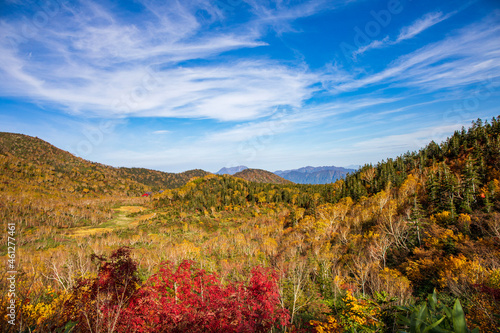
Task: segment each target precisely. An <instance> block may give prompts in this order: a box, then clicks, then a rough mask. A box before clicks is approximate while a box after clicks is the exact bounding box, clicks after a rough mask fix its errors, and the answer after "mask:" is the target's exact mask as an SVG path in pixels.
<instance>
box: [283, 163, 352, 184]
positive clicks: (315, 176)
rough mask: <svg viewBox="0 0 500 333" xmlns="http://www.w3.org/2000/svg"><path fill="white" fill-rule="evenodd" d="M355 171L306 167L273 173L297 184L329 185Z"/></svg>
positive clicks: (325, 167)
mask: <svg viewBox="0 0 500 333" xmlns="http://www.w3.org/2000/svg"><path fill="white" fill-rule="evenodd" d="M355 171H356V170H355V169H354V168H353V169H347V168H343V167H336V166H321V167H312V166H307V167H303V168H299V169H293V170H278V171H275V172H274V173H275V174H276V175H278V176H280V177H282V178H285V179H288V180H289V181H291V182H294V183H298V184H329V183H334V182H336V181H337V180H338V179H341V178H344V177H345V176H346V175H347V174H348V173H352V172H355Z"/></svg>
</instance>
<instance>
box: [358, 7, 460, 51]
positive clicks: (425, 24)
mask: <svg viewBox="0 0 500 333" xmlns="http://www.w3.org/2000/svg"><path fill="white" fill-rule="evenodd" d="M456 13H457V11H454V12H451V13H448V14H443V13H442V12H431V13H427V14H425V15H424V16H423V17H421V18H419V19H418V20H416V21H415V22H413V23H412V24H411V25H409V26H406V27H403V28H402V29H401V30H400V32H399V35H398V37H396V39H394V40H391V39H390V38H389V36H386V37H384V39H382V40H374V41H372V42H371V43H369V44H367V45H364V46H362V47H360V48H359V49H357V50H356V51H354V52H353V56H354V57H356V56H358V55H360V54H363V53H365V52H366V51H368V50H371V49H380V48H383V47H387V46H391V45H396V44H399V43H401V42H402V41H404V40H407V39H411V38H413V37H415V36H417V35H418V34H420V33H421V32H423V31H425V30H427V29H429V28H430V27H432V26H434V25H436V24H438V23H439V22H442V21H444V20H446V19H448V18H449V17H451V16H453V15H454V14H456Z"/></svg>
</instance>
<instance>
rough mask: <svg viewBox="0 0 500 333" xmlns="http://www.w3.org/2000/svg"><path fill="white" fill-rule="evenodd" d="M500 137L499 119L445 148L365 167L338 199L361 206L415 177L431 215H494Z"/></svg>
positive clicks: (456, 135) (479, 124) (476, 125)
mask: <svg viewBox="0 0 500 333" xmlns="http://www.w3.org/2000/svg"><path fill="white" fill-rule="evenodd" d="M499 134H500V117H497V118H493V119H492V120H491V122H484V123H483V121H482V120H480V119H478V120H477V121H475V122H473V123H472V126H471V127H470V128H469V129H465V128H462V130H461V131H456V132H455V133H454V134H453V136H451V137H450V138H448V139H447V140H446V141H444V142H443V143H441V144H437V143H435V142H431V143H430V144H428V145H427V146H426V147H425V148H423V149H421V150H420V151H418V152H408V153H406V154H404V155H403V156H399V157H398V158H396V159H388V160H386V161H383V162H381V163H378V164H377V165H375V166H372V165H365V166H363V167H362V168H361V169H360V170H359V171H357V172H355V173H353V174H350V175H348V176H347V177H346V179H345V181H341V182H340V184H341V185H342V186H341V191H340V193H339V197H351V198H353V199H355V200H357V199H360V198H361V197H363V196H368V195H373V194H375V193H378V192H380V191H382V190H387V189H391V188H399V187H401V186H402V185H403V183H404V182H405V181H407V179H408V176H409V175H412V176H413V177H415V178H416V179H417V180H418V190H419V191H418V193H416V194H415V198H416V199H418V201H420V203H421V204H422V205H423V207H424V208H425V209H426V211H428V212H430V213H432V212H438V211H443V210H447V211H450V213H451V214H452V215H456V213H470V212H471V211H473V210H476V209H481V210H486V211H490V210H491V208H492V207H493V206H494V198H495V197H497V196H498V194H499V192H498V190H499V187H498V186H499V184H498V180H499V179H500V139H499ZM496 208H497V209H498V208H499V207H496Z"/></svg>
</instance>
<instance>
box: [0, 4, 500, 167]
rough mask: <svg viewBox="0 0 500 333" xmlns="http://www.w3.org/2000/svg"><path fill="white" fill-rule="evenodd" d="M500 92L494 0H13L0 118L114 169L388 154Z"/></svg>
mask: <svg viewBox="0 0 500 333" xmlns="http://www.w3.org/2000/svg"><path fill="white" fill-rule="evenodd" d="M499 105H500V2H499V1H496V0H489V1H488V0H484V1H481V0H478V1H465V0H456V1H449V0H447V1H441V0H432V1H427V0H419V1H417V0H413V1H412V0H383V1H375V0H337V1H322V0H311V1H293V0H292V1H258V0H212V1H208V0H203V1H202V0H184V1H173V0H166V1H154V0H152V1H149V0H136V1H118V0H115V1H108V0H100V1H98V2H97V1H96V2H92V1H81V2H80V1H70V0H40V1H31V0H0V131H4V132H14V133H22V134H27V135H31V136H37V137H39V138H41V139H43V140H45V141H48V142H49V143H51V144H53V145H55V146H57V147H59V148H61V149H64V150H67V151H69V152H71V153H72V154H74V155H76V156H79V157H82V158H84V159H87V160H90V161H94V162H99V163H104V164H108V165H112V166H115V167H120V166H127V167H145V168H151V169H156V170H161V171H168V172H181V171H185V170H189V169H195V168H199V169H204V170H206V171H210V172H216V171H217V170H219V169H220V168H222V167H231V166H237V165H246V166H248V167H251V168H261V169H266V170H270V171H275V170H285V169H294V168H299V167H303V166H308V165H310V166H325V165H335V166H350V165H363V164H365V163H374V164H375V163H377V162H379V161H382V160H384V159H387V158H394V157H396V156H398V155H400V154H403V153H405V152H407V151H415V150H418V149H420V148H422V147H424V146H425V145H426V144H428V143H429V142H430V141H431V140H435V141H436V142H441V141H442V140H444V139H446V137H448V136H450V135H451V134H453V132H454V131H455V130H459V129H461V128H462V126H465V127H468V126H469V125H470V124H471V122H472V121H473V120H475V119H478V118H481V119H483V120H487V119H491V118H492V117H496V116H499V115H500V108H499Z"/></svg>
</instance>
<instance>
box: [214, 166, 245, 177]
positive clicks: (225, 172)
mask: <svg viewBox="0 0 500 333" xmlns="http://www.w3.org/2000/svg"><path fill="white" fill-rule="evenodd" d="M245 169H248V167H246V166H244V165H238V166H235V167H230V168H222V169H220V170H219V171H217V172H216V174H217V175H234V174H235V173H237V172H240V171H243V170H245Z"/></svg>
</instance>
